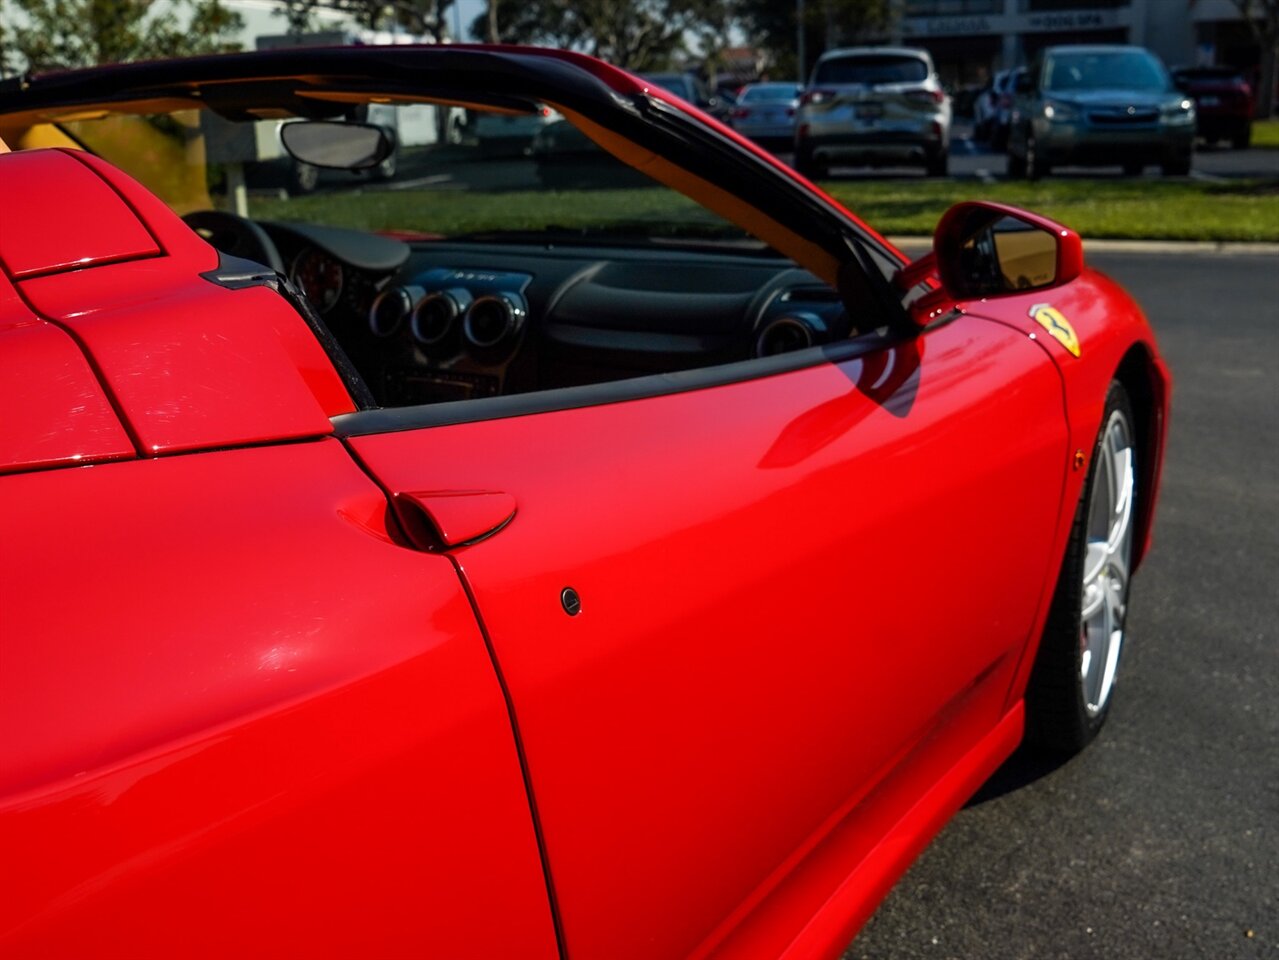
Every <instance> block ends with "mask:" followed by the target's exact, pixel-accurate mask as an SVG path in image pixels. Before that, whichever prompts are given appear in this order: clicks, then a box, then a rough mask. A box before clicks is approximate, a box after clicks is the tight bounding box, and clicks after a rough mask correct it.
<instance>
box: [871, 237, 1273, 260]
mask: <svg viewBox="0 0 1279 960" xmlns="http://www.w3.org/2000/svg"><path fill="white" fill-rule="evenodd" d="M888 240H889V242H890V243H892V244H893V245H894V246H897V247H901V248H902V250H905V251H909V252H915V251H919V252H923V251H925V250H927V249H928V248H929V247H930V246H931V245H932V242H933V238H932V237H889V238H888ZM1084 253H1159V254H1165V255H1169V256H1179V255H1194V256H1204V255H1205V254H1208V255H1216V256H1227V257H1229V256H1262V255H1267V254H1270V255H1274V254H1279V243H1243V242H1235V241H1229V240H1227V241H1216V240H1089V239H1088V238H1087V237H1085V238H1084Z"/></svg>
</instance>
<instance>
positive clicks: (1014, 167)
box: [1008, 150, 1026, 180]
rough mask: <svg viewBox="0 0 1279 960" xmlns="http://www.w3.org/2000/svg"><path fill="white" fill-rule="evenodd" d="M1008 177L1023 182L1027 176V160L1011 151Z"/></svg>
mask: <svg viewBox="0 0 1279 960" xmlns="http://www.w3.org/2000/svg"><path fill="white" fill-rule="evenodd" d="M1008 176H1009V177H1010V178H1011V179H1013V180H1021V179H1022V178H1024V177H1025V176H1026V158H1025V157H1019V156H1017V154H1015V153H1013V152H1012V151H1011V150H1010V151H1009V152H1008Z"/></svg>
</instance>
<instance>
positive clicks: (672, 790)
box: [0, 46, 1169, 960]
mask: <svg viewBox="0 0 1279 960" xmlns="http://www.w3.org/2000/svg"><path fill="white" fill-rule="evenodd" d="M367 102H379V103H390V104H393V105H408V104H423V103H425V104H441V103H443V104H449V105H454V106H457V105H464V106H465V107H466V108H467V109H468V110H472V111H483V110H494V111H507V112H515V113H519V112H527V113H531V112H534V111H539V110H541V109H542V108H543V107H544V106H549V107H550V108H552V109H554V110H557V111H558V112H559V113H560V114H561V115H562V116H563V117H564V118H565V120H566V121H567V122H569V123H571V124H573V125H574V126H575V127H576V128H577V129H578V130H580V131H581V132H582V134H583V135H584V136H585V137H587V138H589V140H591V141H592V142H593V143H594V144H596V145H597V147H598V148H600V149H601V150H603V151H606V152H607V153H608V154H610V155H612V157H614V158H615V159H616V160H617V161H618V162H617V168H618V169H619V170H620V171H623V172H624V173H625V174H626V179H624V180H620V181H619V185H617V186H614V187H603V188H602V187H599V186H598V185H592V186H590V187H589V188H582V189H580V190H577V191H574V190H572V189H570V188H567V187H565V186H563V184H561V185H560V186H559V187H557V189H555V190H553V191H549V190H543V189H542V188H540V187H539V185H538V179H537V177H536V175H535V173H534V172H533V171H532V167H533V164H532V162H531V161H528V166H529V171H528V172H527V174H526V173H524V172H522V168H521V167H519V166H518V165H512V164H502V165H494V164H477V163H474V162H473V161H472V160H471V158H470V156H469V154H468V152H467V150H466V147H465V145H445V144H441V145H435V146H427V147H424V148H421V149H415V148H408V149H405V150H403V151H402V152H401V154H400V155H399V173H398V175H397V178H396V179H395V180H393V181H391V182H390V183H381V182H378V181H376V180H374V179H372V178H360V177H352V176H350V175H349V173H344V174H343V175H341V176H335V177H332V178H329V179H325V178H324V177H322V178H321V179H320V181H319V184H318V190H317V192H316V193H315V194H314V195H311V196H308V197H301V198H292V199H290V198H287V197H285V196H282V195H280V194H279V193H278V192H275V191H261V192H258V191H255V190H252V189H249V188H248V187H247V186H246V185H245V184H246V181H245V179H244V177H243V165H245V164H248V163H251V162H256V161H257V160H258V159H260V157H261V154H262V153H263V152H264V151H267V152H269V151H270V150H274V149H275V148H276V145H277V144H279V143H281V142H282V143H283V145H284V146H285V147H286V148H287V149H288V150H289V151H290V152H291V153H292V154H293V155H294V157H296V159H298V160H299V161H301V162H305V163H314V164H324V165H328V166H336V167H342V168H356V169H375V168H376V166H377V164H378V163H380V162H381V161H382V159H384V157H385V155H386V150H387V149H388V148H389V143H388V138H387V137H386V135H385V131H384V130H382V129H381V128H380V127H378V126H367V125H361V124H360V123H359V122H358V121H356V120H352V119H351V116H352V114H353V113H354V111H357V110H358V109H360V107H361V106H362V105H363V104H365V103H367ZM414 109H420V107H415V108H414ZM281 121H288V122H283V123H282V122H281ZM0 138H2V139H3V141H4V142H5V143H7V145H8V146H9V147H10V148H12V152H9V153H4V154H0V211H3V218H2V219H0V266H2V268H3V269H2V271H0V365H3V375H2V376H0V394H2V395H3V398H4V404H5V409H6V411H7V416H5V418H4V420H3V423H2V425H0V543H2V544H3V545H4V549H3V551H0V583H3V602H2V603H0V617H2V620H0V623H2V624H3V630H0V728H2V729H3V730H4V731H5V734H4V736H3V737H2V738H0V851H3V863H4V872H3V880H0V893H2V895H0V954H3V955H4V956H5V957H10V958H12V957H73V956H94V957H108V956H109V957H130V958H137V957H174V956H183V957H200V956H205V957H228V956H264V957H279V956H292V955H298V956H302V955H305V956H335V957H351V956H429V957H453V958H456V957H483V958H488V957H520V958H531V957H556V956H560V957H565V956H567V957H572V958H575V960H577V958H591V957H599V958H628V957H635V958H645V960H652V958H660V957H683V956H690V955H695V956H715V957H763V956H770V957H771V956H779V955H783V954H784V955H785V956H787V957H810V956H812V957H818V956H830V957H833V956H837V955H838V954H839V953H840V951H841V950H842V949H843V948H844V947H845V946H846V944H847V943H848V941H849V940H850V938H851V937H852V936H853V935H854V933H855V932H856V930H857V928H858V926H859V925H860V924H861V923H862V922H863V921H864V920H865V919H866V917H867V916H868V915H869V914H870V913H871V912H872V910H873V909H874V907H875V905H876V904H877V902H878V901H879V899H880V898H881V897H882V896H883V894H884V893H885V891H886V890H887V889H888V888H889V886H890V885H891V884H892V882H893V881H894V879H895V878H896V877H897V876H898V875H899V874H900V873H901V872H902V871H903V870H904V869H905V868H906V867H907V866H908V864H909V862H910V860H911V859H912V857H914V856H915V854H916V853H917V852H918V851H919V850H920V849H921V848H922V847H923V846H924V845H925V844H926V843H927V842H928V840H929V838H930V837H931V836H932V835H933V834H934V833H935V832H936V831H937V830H938V829H940V827H941V826H942V824H943V823H944V822H945V821H946V819H947V818H948V817H949V816H950V814H951V813H952V812H953V811H954V810H956V809H957V808H958V807H959V806H960V805H961V804H962V803H963V802H964V801H965V799H966V798H967V797H968V796H969V795H971V794H972V793H973V792H974V791H975V790H976V789H977V788H978V786H979V785H980V784H981V783H982V782H983V780H985V779H986V778H987V777H988V776H989V775H990V773H991V772H992V771H993V770H995V769H996V767H998V766H999V765H1000V763H1001V762H1002V761H1003V760H1004V758H1006V757H1007V756H1008V755H1009V754H1010V753H1011V751H1012V750H1013V749H1014V748H1015V747H1016V746H1017V745H1018V744H1019V743H1020V742H1021V741H1022V739H1023V736H1025V735H1029V736H1031V737H1032V738H1034V740H1035V741H1036V742H1037V743H1039V744H1041V745H1042V746H1044V747H1046V748H1049V749H1055V750H1064V751H1073V750H1078V749H1080V748H1081V747H1083V746H1084V745H1085V744H1086V743H1087V742H1088V741H1089V740H1091V739H1092V738H1093V737H1094V736H1095V735H1096V734H1097V732H1098V730H1099V729H1100V728H1101V726H1102V723H1103V722H1104V721H1105V719H1106V716H1107V712H1108V709H1109V707H1110V704H1111V701H1112V699H1113V692H1114V689H1115V688H1114V679H1115V675H1116V667H1117V664H1118V661H1119V655H1120V650H1121V647H1122V644H1123V639H1124V630H1125V615H1126V611H1127V605H1128V596H1129V585H1130V583H1131V578H1132V575H1133V573H1134V572H1135V571H1136V570H1137V569H1138V567H1139V566H1140V564H1141V562H1142V560H1143V558H1144V557H1145V555H1146V552H1147V548H1148V544H1149V538H1150V530H1151V525H1152V517H1153V511H1154V504H1155V497H1156V492H1157V488H1158V478H1159V468H1160V460H1161V450H1162V443H1163V437H1164V425H1165V414H1166V404H1167V396H1168V384H1169V379H1168V373H1167V370H1166V369H1165V367H1164V364H1163V362H1162V361H1161V360H1160V357H1159V352H1158V349H1157V347H1156V344H1155V341H1154V337H1153V336H1152V333H1151V330H1150V327H1149V326H1148V325H1147V323H1146V321H1145V319H1144V318H1143V316H1142V314H1141V311H1140V310H1139V309H1138V307H1137V306H1136V305H1135V304H1134V303H1133V302H1132V300H1131V299H1129V297H1128V296H1127V295H1126V294H1125V293H1124V292H1123V291H1122V290H1121V289H1120V288H1119V287H1118V286H1116V285H1115V284H1114V283H1113V282H1112V281H1110V280H1108V279H1107V278H1105V277H1104V276H1102V275H1100V274H1097V273H1095V272H1093V271H1091V270H1089V269H1088V268H1087V267H1086V266H1085V265H1084V262H1083V253H1082V248H1081V243H1080V239H1079V237H1078V236H1077V235H1076V234H1074V233H1073V232H1071V231H1070V230H1068V229H1066V228H1064V227H1061V226H1060V225H1058V224H1054V223H1052V222H1050V221H1047V220H1044V219H1043V218H1040V217H1038V216H1035V215H1034V214H1030V213H1026V212H1023V211H1020V210H1015V209H1012V208H1008V207H1003V206H999V205H995V204H986V203H965V204H960V205H959V206H957V207H955V208H952V209H951V210H950V211H949V212H948V213H947V214H946V215H945V216H944V217H943V218H942V220H941V222H940V223H939V225H938V228H937V234H936V243H935V250H934V252H933V253H930V254H929V255H927V256H925V257H923V258H922V259H920V260H917V261H915V262H914V263H908V262H907V260H906V258H905V257H903V256H902V255H901V254H900V253H899V252H898V251H897V250H896V249H894V248H893V246H892V245H891V244H889V243H887V242H886V241H885V240H884V239H883V238H881V237H880V236H879V235H878V234H876V233H875V232H874V231H873V230H872V229H870V228H869V227H867V226H866V225H864V224H863V223H862V222H861V221H859V220H858V219H857V218H855V217H854V216H853V215H852V214H850V213H848V212H847V211H846V210H844V209H843V208H842V207H840V206H839V205H838V204H837V203H835V202H834V201H833V200H831V199H830V198H829V197H827V196H826V195H825V194H823V193H822V192H821V191H820V190H818V189H817V188H815V187H814V186H813V185H811V184H809V183H808V182H806V181H804V180H802V179H800V178H799V177H798V176H797V175H795V174H794V173H793V172H792V171H791V170H789V169H788V168H786V167H784V166H782V165H780V164H779V163H778V162H777V161H775V160H774V159H773V158H772V157H771V156H769V155H768V154H767V153H764V152H763V151H761V150H759V149H758V148H756V147H755V146H753V145H752V144H750V143H749V142H747V141H745V140H743V139H742V138H741V137H739V136H738V135H737V134H735V133H733V132H732V131H730V130H729V129H727V128H726V127H723V126H721V125H720V124H718V123H716V122H714V121H713V120H711V119H709V118H708V117H706V116H704V115H702V114H700V113H698V112H696V111H695V110H693V109H691V108H690V107H688V106H687V105H686V104H684V103H682V102H679V101H676V100H675V99H674V98H673V97H670V96H669V95H668V94H665V93H664V92H663V91H662V90H660V89H658V88H656V87H654V86H651V85H649V84H646V83H645V82H643V81H641V80H639V79H637V78H635V77H633V76H631V75H629V74H626V73H623V72H622V71H620V70H616V69H613V68H612V67H609V66H607V65H605V64H603V63H599V62H597V61H595V60H591V59H589V58H587V57H583V56H578V55H575V54H570V53H563V52H556V51H549V50H532V49H520V48H513V47H495V48H483V47H462V46H455V47H438V48H408V47H387V48H375V47H367V48H344V49H333V50H306V51H272V52H263V53H257V54H245V55H235V56H228V57H224V58H207V59H192V60H184V61H180V62H172V63H164V62H152V63H145V64H137V65H132V66H120V67H112V68H100V69H94V70H87V71H81V72H66V73H57V74H49V75H47V76H39V77H35V78H25V79H24V80H22V81H21V82H16V83H9V84H7V85H5V86H4V88H3V89H0ZM546 162H552V158H546ZM637 169H638V170H640V171H643V172H645V173H647V174H648V175H649V176H650V178H651V180H652V182H651V184H649V185H647V186H637V185H636V183H635V177H636V173H635V171H636V170H637Z"/></svg>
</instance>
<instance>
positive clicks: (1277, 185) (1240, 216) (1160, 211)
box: [823, 178, 1279, 241]
mask: <svg viewBox="0 0 1279 960" xmlns="http://www.w3.org/2000/svg"><path fill="white" fill-rule="evenodd" d="M823 186H824V187H826V188H827V190H829V191H830V192H831V193H832V194H833V195H834V196H835V197H836V198H837V199H838V200H840V201H841V202H842V203H844V204H845V205H846V206H848V207H850V208H851V209H853V210H854V211H855V212H857V213H858V214H859V215H860V216H862V217H863V218H864V219H865V220H867V222H869V223H870V224H872V225H873V226H874V227H875V228H876V229H877V230H879V231H880V232H882V233H894V234H921V233H932V231H933V227H934V226H935V225H936V223H937V218H938V217H939V216H941V213H942V211H944V210H945V209H946V208H947V207H949V206H950V205H951V204H952V203H957V202H958V201H960V200H995V201H998V202H1000V203H1010V204H1012V205H1014V206H1017V207H1024V208H1026V209H1027V210H1034V211H1035V212H1037V213H1041V214H1043V215H1044V216H1047V217H1052V218H1053V219H1054V220H1057V221H1059V222H1061V223H1064V224H1065V225H1066V226H1068V227H1070V228H1072V229H1073V230H1076V231H1078V232H1079V233H1080V234H1082V235H1083V236H1084V237H1085V238H1089V237H1092V238H1097V239H1101V238H1110V239H1131V240H1252V241H1258V240H1264V241H1279V180H1239V181H1232V182H1230V183H1202V182H1199V181H1195V180H1147V179H1127V178H1123V179H1120V178H1106V179H1095V180H1094V179H1088V180H1074V179H1071V180H1054V179H1052V178H1049V179H1047V180H1042V181H1038V182H1035V183H1029V182H1027V181H1024V180H1004V181H999V182H996V183H989V184H984V183H972V182H964V181H944V180H937V181H930V180H921V181H913V180H875V181H859V182H857V183H848V182H843V183H841V182H839V181H834V182H831V183H824V184H823Z"/></svg>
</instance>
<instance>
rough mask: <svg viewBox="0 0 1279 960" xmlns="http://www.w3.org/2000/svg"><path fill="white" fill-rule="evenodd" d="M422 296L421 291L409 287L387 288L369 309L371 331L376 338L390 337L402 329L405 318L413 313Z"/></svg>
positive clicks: (375, 298) (374, 299)
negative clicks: (415, 303)
mask: <svg viewBox="0 0 1279 960" xmlns="http://www.w3.org/2000/svg"><path fill="white" fill-rule="evenodd" d="M421 295H422V292H421V290H418V291H416V292H415V291H413V290H410V289H409V288H408V287H401V286H394V287H387V288H386V289H385V290H383V291H382V292H381V293H379V294H378V295H377V296H376V297H374V298H373V303H372V305H371V306H370V307H369V329H370V330H372V331H373V334H374V336H378V337H389V336H391V334H393V333H395V331H397V330H399V329H400V324H401V323H403V322H404V318H405V317H407V316H408V315H409V314H410V313H412V312H413V302H414V301H415V300H416V299H417V297H420V296H421Z"/></svg>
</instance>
